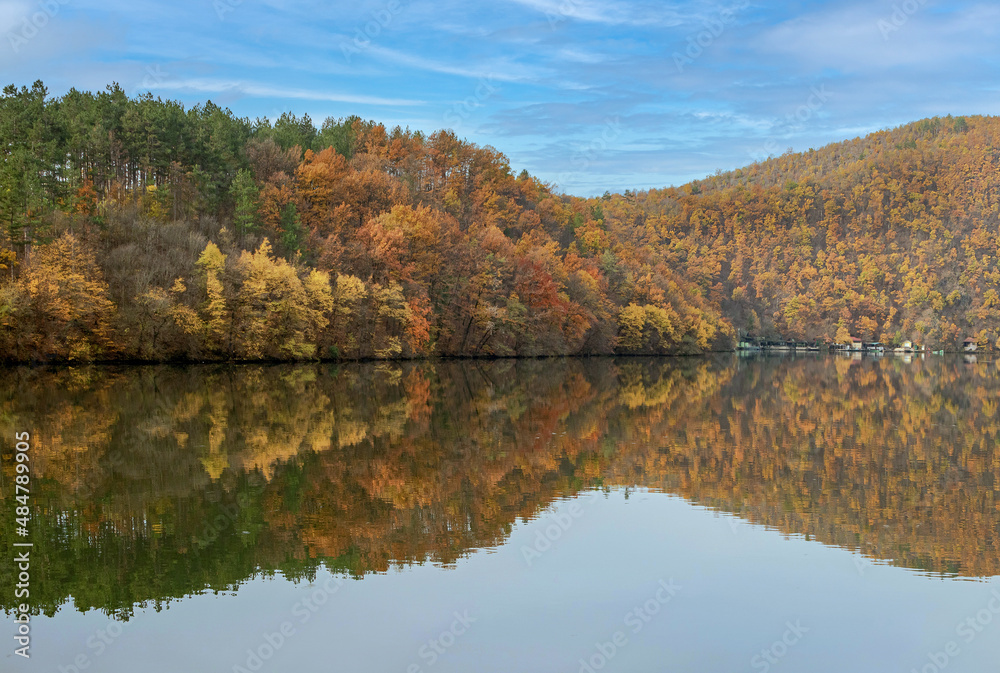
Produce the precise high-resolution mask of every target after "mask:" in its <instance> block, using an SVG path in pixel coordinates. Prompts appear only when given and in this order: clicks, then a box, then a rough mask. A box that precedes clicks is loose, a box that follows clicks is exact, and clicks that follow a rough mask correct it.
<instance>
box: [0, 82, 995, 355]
mask: <svg viewBox="0 0 1000 673" xmlns="http://www.w3.org/2000/svg"><path fill="white" fill-rule="evenodd" d="M998 132H1000V121H998V120H997V119H995V118H991V117H968V118H963V117H956V118H952V117H948V118H934V119H926V120H923V121H920V122H916V123H914V124H910V125H907V126H903V127H900V128H897V129H893V130H890V131H882V132H878V133H875V134H872V135H870V136H867V137H865V138H855V139H854V140H851V141H845V142H843V143H839V144H834V145H830V146H828V147H825V148H822V149H820V150H815V151H814V150H810V151H808V152H805V153H801V154H786V155H783V156H781V157H777V158H773V159H770V160H767V161H764V162H760V163H755V164H753V165H751V166H748V167H746V168H744V169H740V170H737V171H732V172H729V173H718V174H716V175H715V176H712V177H709V178H706V179H705V180H700V181H695V182H692V183H690V184H688V185H684V186H682V187H676V188H669V189H664V190H651V191H648V192H636V193H633V192H630V191H626V192H625V193H624V194H621V195H611V194H605V195H604V196H603V197H600V198H591V199H581V198H574V197H569V196H564V195H559V194H556V193H554V192H553V190H552V189H551V187H550V186H548V185H546V184H544V183H542V182H540V181H539V180H537V179H535V178H533V177H532V176H530V175H528V174H527V172H525V171H521V172H520V173H519V174H517V175H516V176H515V175H514V173H513V172H512V170H511V167H510V165H509V162H508V160H507V158H506V157H505V156H504V155H503V154H501V153H499V152H498V151H496V150H495V149H493V148H491V147H477V146H475V145H473V144H471V143H468V142H465V141H463V140H461V139H459V138H457V137H456V136H455V134H454V133H452V132H450V131H438V132H435V133H433V134H430V135H426V134H424V133H421V132H419V131H410V130H409V129H401V128H399V127H397V128H394V129H386V128H385V127H384V126H383V125H381V124H378V123H375V122H371V121H363V120H361V119H359V118H357V117H349V118H346V119H333V118H329V119H327V120H325V121H324V122H323V123H322V125H321V126H320V127H319V128H317V127H316V126H315V125H314V123H313V122H312V120H311V119H309V117H308V116H304V117H298V116H296V115H294V114H290V113H286V114H284V115H282V116H281V117H280V118H279V119H277V120H276V121H275V122H274V123H271V122H270V121H268V120H265V119H257V120H254V121H251V120H249V119H241V118H237V117H235V116H234V115H233V114H232V113H231V112H230V111H229V110H226V109H222V108H219V107H218V106H215V105H213V104H212V103H206V104H205V105H198V106H195V107H193V108H190V109H187V110H186V109H185V108H184V107H183V106H181V105H180V104H178V103H176V102H173V101H164V100H161V99H159V98H153V97H152V96H151V95H149V94H146V95H143V96H139V97H136V98H130V97H128V96H126V95H125V93H124V92H123V91H122V90H121V89H120V88H119V87H117V86H111V87H108V89H107V91H104V92H100V93H96V94H95V93H88V92H79V91H75V90H72V91H70V92H69V93H67V94H66V95H64V96H62V97H59V98H52V97H49V96H48V94H47V92H46V90H45V87H44V86H43V85H42V84H41V83H40V82H38V83H35V85H34V86H33V87H31V88H30V89H29V88H26V87H22V88H20V89H17V88H16V87H14V86H9V87H7V88H6V89H4V93H3V97H2V98H0V221H2V222H3V225H4V226H3V228H2V233H0V239H2V240H0V358H3V359H6V360H15V361H38V360H50V361H58V360H153V361H156V360H257V359H279V360H284V359H303V358H399V357H403V358H408V357H423V356H435V355H442V356H465V355H472V356H511V355H544V354H607V353H620V354H625V353H630V354H634V353H647V354H669V353H697V352H704V351H708V350H722V349H728V348H731V347H732V345H733V343H734V339H735V337H736V335H737V334H738V333H740V332H743V333H752V334H755V335H759V336H764V337H771V338H786V339H792V338H794V339H808V340H829V341H838V342H842V341H845V340H847V339H849V338H850V337H851V336H855V337H860V338H862V339H864V340H868V341H876V340H877V341H882V342H884V343H886V344H889V345H893V344H899V343H901V342H902V341H905V340H910V341H913V342H916V343H918V344H923V345H926V346H928V347H930V348H946V349H954V348H956V347H957V346H959V345H960V344H961V342H962V341H963V340H964V339H965V338H967V337H972V338H974V339H975V340H977V341H978V342H979V345H980V346H981V347H993V346H994V345H996V344H997V343H998V338H1000V267H998V265H997V257H998V253H1000V237H998V233H997V232H998V224H1000V222H998V217H1000V215H998V213H1000V201H998V197H997V195H996V193H995V189H994V182H995V180H994V176H995V175H996V172H997V170H998V169H1000V155H998V154H997V153H996V152H995V150H994V149H993V138H994V137H995V136H996V135H997V133H998Z"/></svg>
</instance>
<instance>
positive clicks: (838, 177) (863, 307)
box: [605, 117, 1000, 349]
mask: <svg viewBox="0 0 1000 673" xmlns="http://www.w3.org/2000/svg"><path fill="white" fill-rule="evenodd" d="M998 137H1000V119H998V118H995V117H956V118H952V117H947V118H933V119H924V120H922V121H918V122H915V123H912V124H908V125H906V126H902V127H900V128H896V129H893V130H889V131H880V132H878V133H873V134H871V135H869V136H866V137H865V138H855V139H854V140H849V141H845V142H842V143H837V144H833V145H829V146H827V147H824V148H822V149H819V150H809V151H808V152H804V153H801V154H791V153H789V154H785V155H783V156H781V157H778V158H773V159H770V160H768V161H765V162H762V163H755V164H753V165H752V166H749V167H747V168H744V169H740V170H737V171H732V172H729V173H720V174H717V175H715V176H713V177H710V178H707V179H705V180H702V181H696V182H692V183H691V184H688V185H685V186H683V187H680V188H675V189H665V190H658V191H657V190H654V191H650V192H648V193H639V194H635V195H633V196H632V198H631V199H628V198H625V199H622V201H624V202H626V204H627V205H625V206H623V208H624V210H623V214H621V215H617V216H616V217H615V218H612V219H614V220H616V221H621V222H624V223H627V224H625V225H624V226H621V227H619V226H617V225H616V226H615V229H614V231H613V233H612V235H611V238H614V239H622V238H623V237H627V238H626V239H625V240H627V241H628V243H627V245H631V246H634V247H640V246H643V245H650V246H652V247H653V248H655V249H657V250H658V251H659V254H660V255H662V259H663V261H664V262H665V263H666V264H667V265H668V266H670V267H671V268H673V269H675V271H676V272H677V273H678V274H679V275H681V276H683V277H685V278H687V279H689V280H690V281H692V282H695V283H696V284H697V285H698V286H700V287H701V288H702V289H703V290H704V291H705V292H706V293H707V295H708V297H709V300H710V303H711V305H712V306H713V307H719V309H720V310H721V312H722V314H723V315H724V316H726V318H727V319H728V320H730V321H731V322H732V324H733V325H734V326H735V327H736V328H738V329H741V330H748V331H751V332H759V333H763V334H765V335H783V336H787V337H790V338H805V339H814V338H818V339H823V338H830V339H836V340H838V341H839V340H841V339H842V338H843V337H846V336H847V335H848V334H853V335H855V336H859V337H861V338H863V339H865V340H879V341H883V342H887V343H899V342H900V341H902V340H912V341H914V342H916V343H921V344H927V345H929V346H932V347H936V348H937V347H942V348H946V349H947V348H955V347H956V346H957V345H958V344H959V343H960V342H961V341H962V340H963V339H964V338H965V337H968V336H971V337H973V338H976V339H977V340H978V341H979V343H980V345H981V346H995V345H997V337H998V336H1000V297H998V294H997V293H998V289H1000V268H998V266H997V257H998V255H1000V238H998V231H997V224H998V204H1000V194H998V189H1000V173H998V165H1000V147H998V146H996V145H995V143H996V142H997V141H996V139H997V138H998ZM617 200H618V199H616V201H617ZM605 211H606V212H609V211H610V209H607V208H606V209H605ZM626 213H627V214H626ZM633 213H634V214H633ZM630 219H631V222H629V220H630ZM639 223H641V224H643V225H644V227H643V228H641V229H640V228H639V227H636V226H635V225H636V224H639ZM626 232H630V233H626Z"/></svg>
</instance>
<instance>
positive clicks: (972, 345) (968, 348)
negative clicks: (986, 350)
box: [962, 337, 979, 353]
mask: <svg viewBox="0 0 1000 673" xmlns="http://www.w3.org/2000/svg"><path fill="white" fill-rule="evenodd" d="M978 348H979V342H978V341H976V340H975V339H973V338H972V337H969V338H968V339H966V340H965V341H963V342H962V350H963V351H965V352H966V353H975V352H976V349H978Z"/></svg>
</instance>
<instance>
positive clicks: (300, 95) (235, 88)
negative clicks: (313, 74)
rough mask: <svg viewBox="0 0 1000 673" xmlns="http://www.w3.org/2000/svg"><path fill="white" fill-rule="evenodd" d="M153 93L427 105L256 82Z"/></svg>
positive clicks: (197, 82)
mask: <svg viewBox="0 0 1000 673" xmlns="http://www.w3.org/2000/svg"><path fill="white" fill-rule="evenodd" d="M150 89H152V90H161V89H169V90H181V91H198V92H205V93H218V94H234V93H235V94H242V95H245V96H253V97H257V98H293V99H299V100H316V101H327V102H335V103H355V104H358V105H388V106H409V105H423V104H424V101H419V100H411V99H406V98H381V97H378V96H365V95H358V94H349V93H335V92H332V91H324V90H323V88H322V86H318V87H317V88H316V89H315V90H313V89H290V88H283V87H278V86H271V85H267V84H256V83H253V82H242V81H231V80H221V79H185V80H170V81H165V82H158V83H154V84H153V85H151V86H150Z"/></svg>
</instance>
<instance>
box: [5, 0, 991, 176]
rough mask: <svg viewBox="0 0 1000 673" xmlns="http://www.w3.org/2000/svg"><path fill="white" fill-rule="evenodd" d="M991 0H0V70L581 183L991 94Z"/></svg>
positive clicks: (954, 106)
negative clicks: (481, 158)
mask: <svg viewBox="0 0 1000 673" xmlns="http://www.w3.org/2000/svg"><path fill="white" fill-rule="evenodd" d="M998 32H1000V6H998V5H996V4H993V3H974V2H937V1H935V0H905V1H903V2H900V1H896V0H894V1H890V0H874V1H868V2H820V1H812V2H809V1H803V2H768V3H762V2H751V1H750V0H733V1H732V2H721V3H719V2H696V1H688V2H676V3H659V2H647V1H636V2H631V1H625V0H623V1H620V2H611V1H606V0H494V1H493V2H490V3H475V2H454V1H452V0H435V1H434V2H425V1H423V0H372V1H370V2H352V3H320V2H300V3H291V2H282V1H280V0H262V1H261V0H197V1H188V0H175V1H173V2H170V3H166V2H159V3H158V2H149V1H147V0H128V1H124V0H100V1H99V2H98V1H96V0H42V1H39V0H0V35H3V38H2V39H0V81H2V82H3V83H4V84H6V83H16V84H18V85H20V84H30V83H31V82H33V81H34V80H35V79H42V80H43V81H44V82H45V83H46V84H47V85H48V87H49V90H50V92H51V93H52V94H53V95H60V94H62V93H64V92H65V91H66V90H68V89H69V88H70V87H76V88H78V89H90V90H97V89H103V88H104V86H105V85H107V84H108V83H110V82H113V81H116V82H118V83H120V84H121V85H122V86H123V87H124V88H125V89H126V90H127V91H128V92H129V93H139V92H142V91H152V92H153V93H154V94H156V95H159V96H163V97H167V98H173V99H177V100H180V101H182V102H184V103H185V104H188V105H190V104H194V103H198V102H203V101H205V100H206V99H210V100H212V101H214V102H216V103H218V104H220V105H223V106H226V107H229V108H230V109H232V110H233V112H234V113H236V114H237V115H239V116H248V117H251V118H253V117H257V116H266V117H271V118H274V117H277V116H278V115H279V114H280V113H281V112H282V111H285V110H291V111H294V112H296V113H298V114H301V113H308V114H309V115H310V116H311V117H312V118H313V120H314V121H315V122H316V124H317V126H318V125H320V124H321V123H322V120H323V119H325V118H326V117H328V116H333V117H343V116H347V115H350V114H357V115H360V116H361V117H364V118H370V119H376V120H378V121H381V122H383V123H385V124H386V125H387V126H394V125H396V124H399V125H401V126H404V127H405V126H409V127H410V128H411V129H420V130H423V131H433V130H436V129H439V128H453V129H454V130H455V131H456V132H457V133H458V134H459V135H460V136H463V137H466V138H468V139H470V140H472V141H473V142H476V143H478V144H481V145H492V146H494V147H496V148H497V149H499V150H500V151H502V152H503V153H505V154H506V155H507V156H508V157H509V158H510V162H511V166H512V168H513V169H514V170H515V171H520V170H521V169H522V168H526V169H528V171H529V172H531V173H533V174H534V175H537V176H538V177H540V178H541V179H543V180H546V181H549V182H552V183H555V184H557V185H558V188H559V189H560V190H563V191H566V192H568V193H572V194H579V195H592V194H601V193H603V192H604V191H605V190H611V191H621V190H624V189H629V188H631V189H644V188H649V187H661V186H665V185H670V184H681V183H683V182H687V181H688V180H691V179H694V178H698V177H703V176H705V175H707V174H710V173H713V172H715V171H716V170H718V169H722V170H727V169H731V168H736V167H739V166H743V165H746V164H748V163H751V162H752V161H754V160H755V159H761V158H764V157H765V156H767V155H769V154H781V153H782V152H783V151H785V150H786V149H787V148H789V147H791V148H793V149H795V150H804V149H808V148H810V147H819V146H822V145H824V144H826V143H828V142H832V141H837V140H843V139H845V138H853V137H855V136H857V135H863V134H865V133H867V132H869V131H873V130H877V129H880V128H886V127H892V126H897V125H899V124H903V123H906V122H909V121H913V120H916V119H921V118H923V117H928V116H933V115H946V114H949V113H950V114H955V115H958V114H997V113H998V111H1000V91H998V86H1000V80H997V78H996V73H997V72H998V69H997V65H998V63H997V61H998V60H1000V59H998V56H1000V46H998V45H1000V41H998V39H997V37H998V35H997V34H998Z"/></svg>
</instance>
